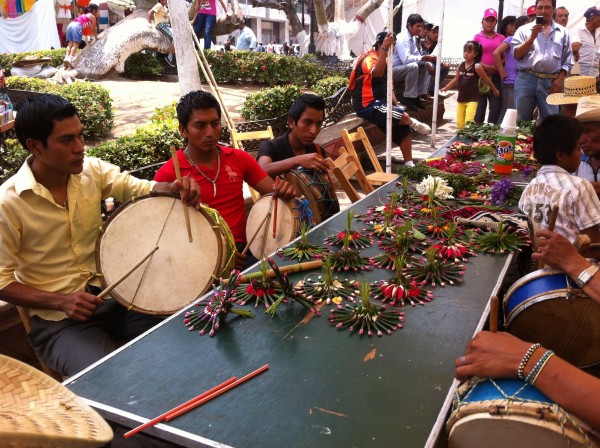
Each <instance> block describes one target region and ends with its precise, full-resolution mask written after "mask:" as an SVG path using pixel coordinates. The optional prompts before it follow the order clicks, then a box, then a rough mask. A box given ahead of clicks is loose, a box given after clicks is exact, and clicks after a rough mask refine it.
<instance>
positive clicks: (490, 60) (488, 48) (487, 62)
mask: <svg viewBox="0 0 600 448" xmlns="http://www.w3.org/2000/svg"><path fill="white" fill-rule="evenodd" d="M497 23H498V13H497V12H496V10H494V9H493V8H488V9H486V10H485V12H484V13H483V19H482V20H481V31H480V32H479V33H478V34H476V35H475V37H474V39H473V40H474V41H475V42H478V43H479V44H480V45H481V48H482V56H481V66H482V67H483V69H484V70H485V72H486V73H487V75H488V76H489V77H490V78H491V80H492V82H493V83H494V85H495V86H496V88H497V89H498V90H499V91H502V80H501V79H500V75H499V74H498V70H497V69H496V63H495V61H494V50H495V49H496V48H498V46H499V45H500V44H501V43H502V42H503V41H504V36H503V35H501V34H498V33H496V31H495V29H496V24H497ZM488 101H489V103H490V112H489V114H488V120H487V122H488V123H497V122H498V118H499V117H500V111H501V109H502V98H499V97H496V96H494V94H493V93H492V92H488V93H486V94H481V95H480V96H479V104H478V105H477V112H476V113H475V123H479V124H481V123H483V122H484V121H485V111H486V108H487V104H488Z"/></svg>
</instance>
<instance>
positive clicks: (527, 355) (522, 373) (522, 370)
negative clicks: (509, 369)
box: [517, 344, 541, 380]
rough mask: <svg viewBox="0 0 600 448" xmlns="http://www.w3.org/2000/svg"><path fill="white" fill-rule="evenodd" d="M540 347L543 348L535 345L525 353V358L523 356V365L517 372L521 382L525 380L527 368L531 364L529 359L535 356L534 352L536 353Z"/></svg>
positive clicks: (520, 365)
mask: <svg viewBox="0 0 600 448" xmlns="http://www.w3.org/2000/svg"><path fill="white" fill-rule="evenodd" d="M540 347H541V345H540V344H533V345H532V346H531V347H529V348H528V349H527V351H526V352H525V356H523V359H522V360H521V364H519V369H518V370H517V375H518V377H519V379H520V380H524V379H525V366H526V365H527V363H528V362H529V358H531V355H533V352H535V351H536V350H537V349H538V348H540Z"/></svg>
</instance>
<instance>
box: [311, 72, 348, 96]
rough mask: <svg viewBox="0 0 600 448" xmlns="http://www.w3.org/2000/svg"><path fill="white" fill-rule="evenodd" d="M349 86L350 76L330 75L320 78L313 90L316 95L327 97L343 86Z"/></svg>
mask: <svg viewBox="0 0 600 448" xmlns="http://www.w3.org/2000/svg"><path fill="white" fill-rule="evenodd" d="M347 86H348V78H346V77H344V76H328V77H327V78H323V79H319V80H318V81H317V83H316V84H315V85H314V87H313V90H314V91H315V94H316V95H319V96H322V97H323V98H327V97H328V96H331V95H333V94H334V93H336V92H337V91H338V90H340V89H341V88H342V87H347Z"/></svg>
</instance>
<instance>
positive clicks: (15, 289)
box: [0, 282, 61, 310]
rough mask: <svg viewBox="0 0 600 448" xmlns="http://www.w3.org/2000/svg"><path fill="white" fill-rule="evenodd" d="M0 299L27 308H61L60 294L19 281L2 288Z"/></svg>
mask: <svg viewBox="0 0 600 448" xmlns="http://www.w3.org/2000/svg"><path fill="white" fill-rule="evenodd" d="M0 299H1V300H4V301H5V302H8V303H10V304H12V305H16V306H22V307H26V308H44V309H49V310H58V309H60V303H61V300H60V294H57V293H53V292H47V291H42V290H40V289H37V288H33V287H31V286H28V285H25V284H23V283H19V282H13V283H10V284H9V285H7V286H5V287H4V288H3V289H2V290H0Z"/></svg>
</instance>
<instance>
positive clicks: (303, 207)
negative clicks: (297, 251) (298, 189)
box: [295, 198, 312, 227]
mask: <svg viewBox="0 0 600 448" xmlns="http://www.w3.org/2000/svg"><path fill="white" fill-rule="evenodd" d="M295 200H296V202H297V203H298V206H297V207H296V210H298V216H299V218H300V222H301V223H302V222H303V223H306V225H307V227H310V223H311V220H312V210H311V209H310V207H309V205H310V201H309V200H308V199H304V198H302V199H299V198H296V199H295Z"/></svg>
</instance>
